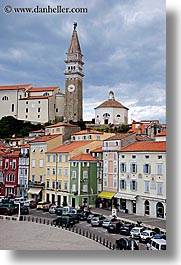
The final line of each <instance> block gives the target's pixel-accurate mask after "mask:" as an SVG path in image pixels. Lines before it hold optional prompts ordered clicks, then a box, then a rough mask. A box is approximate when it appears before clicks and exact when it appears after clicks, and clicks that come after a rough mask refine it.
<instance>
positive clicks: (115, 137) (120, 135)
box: [104, 133, 134, 141]
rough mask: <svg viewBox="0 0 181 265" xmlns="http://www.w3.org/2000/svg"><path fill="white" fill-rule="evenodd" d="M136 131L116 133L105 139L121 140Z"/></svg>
mask: <svg viewBox="0 0 181 265" xmlns="http://www.w3.org/2000/svg"><path fill="white" fill-rule="evenodd" d="M132 134H134V133H116V134H115V135H113V136H111V137H109V138H108V139H105V140H104V141H111V140H121V139H124V138H126V137H128V136H130V135H132Z"/></svg>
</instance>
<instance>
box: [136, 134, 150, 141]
mask: <svg viewBox="0 0 181 265" xmlns="http://www.w3.org/2000/svg"><path fill="white" fill-rule="evenodd" d="M136 140H137V141H151V140H152V139H151V137H149V136H147V135H136Z"/></svg>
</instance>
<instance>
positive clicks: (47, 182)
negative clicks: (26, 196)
mask: <svg viewBox="0 0 181 265" xmlns="http://www.w3.org/2000/svg"><path fill="white" fill-rule="evenodd" d="M46 186H47V189H49V188H50V180H49V179H47V181H46Z"/></svg>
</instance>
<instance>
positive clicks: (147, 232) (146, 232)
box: [139, 230, 154, 243]
mask: <svg viewBox="0 0 181 265" xmlns="http://www.w3.org/2000/svg"><path fill="white" fill-rule="evenodd" d="M153 235H154V232H153V231H152V230H144V231H143V232H141V235H140V238H139V241H140V242H145V243H147V242H148V241H147V240H148V239H150V238H151V237H152V236H153Z"/></svg>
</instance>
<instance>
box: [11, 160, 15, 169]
mask: <svg viewBox="0 0 181 265" xmlns="http://www.w3.org/2000/svg"><path fill="white" fill-rule="evenodd" d="M12 169H13V170H15V169H16V160H13V163H12Z"/></svg>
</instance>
